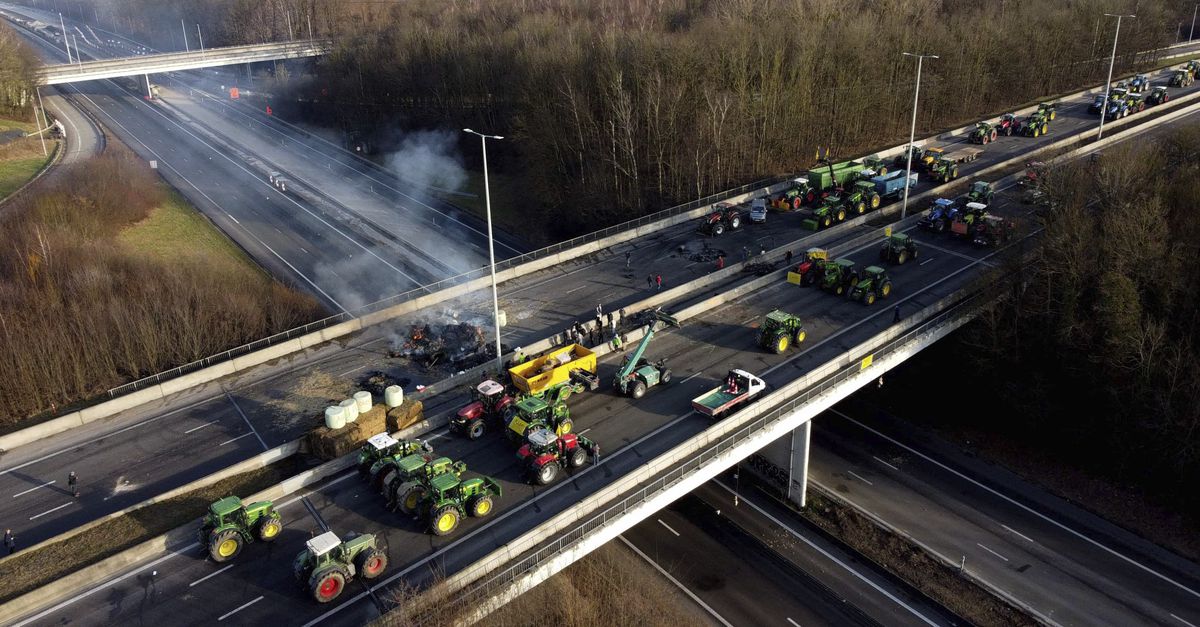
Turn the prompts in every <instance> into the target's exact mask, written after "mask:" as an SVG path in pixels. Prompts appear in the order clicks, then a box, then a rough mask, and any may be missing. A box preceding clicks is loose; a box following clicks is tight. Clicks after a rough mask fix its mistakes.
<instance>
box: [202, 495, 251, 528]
mask: <svg viewBox="0 0 1200 627" xmlns="http://www.w3.org/2000/svg"><path fill="white" fill-rule="evenodd" d="M245 521H246V508H245V507H242V499H239V498H238V497H236V496H227V497H225V498H223V499H221V500H219V501H215V502H214V503H213V504H212V505H209V506H208V521H207V522H208V523H209V525H211V526H212V527H221V526H223V525H245Z"/></svg>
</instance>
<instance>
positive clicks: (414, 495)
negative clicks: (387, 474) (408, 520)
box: [387, 457, 467, 516]
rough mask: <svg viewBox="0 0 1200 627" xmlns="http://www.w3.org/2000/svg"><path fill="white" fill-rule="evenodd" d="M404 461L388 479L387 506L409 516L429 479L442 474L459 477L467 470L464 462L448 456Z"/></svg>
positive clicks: (423, 496)
mask: <svg viewBox="0 0 1200 627" xmlns="http://www.w3.org/2000/svg"><path fill="white" fill-rule="evenodd" d="M404 461H406V462H408V463H407V464H405V466H403V467H402V468H397V472H396V474H395V475H393V476H392V477H391V478H390V479H389V480H388V483H387V497H388V507H390V508H392V509H399V510H400V511H401V512H403V513H405V514H408V515H410V516H411V515H413V514H416V513H417V507H418V506H420V504H421V501H422V500H424V499H425V494H426V493H427V492H428V491H429V490H428V487H427V486H428V485H429V481H430V480H432V479H433V478H434V477H437V476H438V475H444V474H453V475H454V476H455V477H461V476H462V474H463V473H464V472H466V471H467V464H466V462H456V461H454V460H452V459H450V458H449V457H439V458H437V459H435V460H433V461H430V462H428V463H425V461H424V460H423V459H418V460H412V459H410V458H406V459H405V460H404ZM418 463H419V464H420V465H418Z"/></svg>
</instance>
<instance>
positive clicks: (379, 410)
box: [356, 405, 387, 438]
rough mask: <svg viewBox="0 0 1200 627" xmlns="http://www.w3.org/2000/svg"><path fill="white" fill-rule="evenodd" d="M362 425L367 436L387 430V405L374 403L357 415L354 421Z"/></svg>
mask: <svg viewBox="0 0 1200 627" xmlns="http://www.w3.org/2000/svg"><path fill="white" fill-rule="evenodd" d="M356 424H358V425H359V426H360V427H362V431H363V433H366V434H367V437H368V438H369V437H371V436H373V435H375V434H376V433H383V432H384V431H386V430H387V407H386V406H384V405H374V406H372V407H371V409H369V410H367V411H366V412H364V413H361V414H359V415H358V422H357V423H356Z"/></svg>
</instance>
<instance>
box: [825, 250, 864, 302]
mask: <svg viewBox="0 0 1200 627" xmlns="http://www.w3.org/2000/svg"><path fill="white" fill-rule="evenodd" d="M855 283H858V270H856V269H855V267H854V262H853V261H851V260H849V259H838V260H836V261H834V262H833V263H827V264H825V276H823V277H821V289H823V290H825V291H826V292H833V293H834V294H837V295H838V296H841V295H842V294H845V293H846V289H847V288H849V287H850V286H851V285H854V284H855Z"/></svg>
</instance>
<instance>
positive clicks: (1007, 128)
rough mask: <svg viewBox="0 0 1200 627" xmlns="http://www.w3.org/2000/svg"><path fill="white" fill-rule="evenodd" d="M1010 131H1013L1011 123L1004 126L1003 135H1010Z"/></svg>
mask: <svg viewBox="0 0 1200 627" xmlns="http://www.w3.org/2000/svg"><path fill="white" fill-rule="evenodd" d="M1012 131H1013V129H1012V125H1011V124H1009V125H1008V126H1006V127H1004V136H1005V137H1012Z"/></svg>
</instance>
